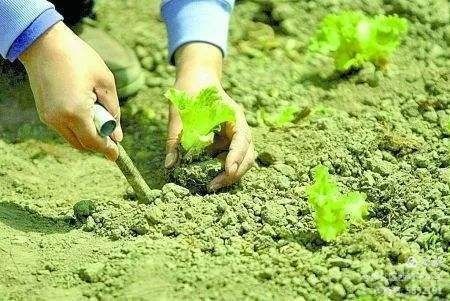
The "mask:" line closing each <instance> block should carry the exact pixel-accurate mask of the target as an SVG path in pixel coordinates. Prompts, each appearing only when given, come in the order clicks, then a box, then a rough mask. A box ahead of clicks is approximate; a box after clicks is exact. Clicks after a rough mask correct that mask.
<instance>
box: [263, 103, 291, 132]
mask: <svg viewBox="0 0 450 301" xmlns="http://www.w3.org/2000/svg"><path fill="white" fill-rule="evenodd" d="M299 112H300V108H299V107H298V106H294V105H291V106H286V107H284V108H281V109H280V110H279V111H278V112H275V113H272V114H268V113H267V112H266V111H263V110H261V111H260V115H261V116H260V117H261V119H262V120H263V122H264V123H265V124H267V125H270V126H272V127H276V128H282V127H285V126H289V125H292V123H293V122H294V121H295V119H296V118H297V115H298V113H299Z"/></svg>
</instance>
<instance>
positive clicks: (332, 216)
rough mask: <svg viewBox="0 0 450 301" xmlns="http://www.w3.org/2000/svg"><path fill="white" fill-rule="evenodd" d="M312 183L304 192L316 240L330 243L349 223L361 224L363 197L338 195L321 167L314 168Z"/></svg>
mask: <svg viewBox="0 0 450 301" xmlns="http://www.w3.org/2000/svg"><path fill="white" fill-rule="evenodd" d="M314 180H315V182H314V184H313V185H311V186H310V187H309V189H308V202H309V204H310V206H311V207H312V209H313V210H314V220H315V222H316V226H317V230H318V231H319V234H320V236H321V237H322V239H323V240H325V241H331V240H334V239H336V237H338V236H339V235H340V234H342V233H343V232H345V230H346V229H347V227H348V224H349V223H354V222H358V221H361V220H362V219H363V217H364V216H365V215H366V214H367V209H368V205H367V203H366V195H365V194H364V193H361V192H356V191H352V192H349V193H347V194H342V193H341V192H340V191H339V187H338V185H337V184H336V182H334V181H333V179H332V178H331V176H330V175H329V173H328V169H327V167H325V166H323V165H319V166H317V167H316V168H315V174H314Z"/></svg>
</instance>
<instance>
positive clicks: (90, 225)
mask: <svg viewBox="0 0 450 301" xmlns="http://www.w3.org/2000/svg"><path fill="white" fill-rule="evenodd" d="M94 229H95V221H94V218H93V217H92V216H88V218H87V219H86V224H85V225H84V227H83V230H84V231H86V232H92V231H94Z"/></svg>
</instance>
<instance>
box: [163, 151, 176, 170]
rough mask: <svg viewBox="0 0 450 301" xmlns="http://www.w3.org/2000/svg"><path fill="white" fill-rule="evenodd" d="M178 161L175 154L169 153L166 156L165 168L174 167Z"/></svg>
mask: <svg viewBox="0 0 450 301" xmlns="http://www.w3.org/2000/svg"><path fill="white" fill-rule="evenodd" d="M176 159H177V155H176V154H175V153H168V154H167V156H166V161H165V162H164V166H165V167H166V168H169V167H172V165H174V164H175V161H176Z"/></svg>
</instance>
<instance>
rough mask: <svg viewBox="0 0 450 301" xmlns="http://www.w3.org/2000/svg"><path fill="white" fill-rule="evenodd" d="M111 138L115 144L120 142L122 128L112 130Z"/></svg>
mask: <svg viewBox="0 0 450 301" xmlns="http://www.w3.org/2000/svg"><path fill="white" fill-rule="evenodd" d="M112 138H113V139H114V141H116V142H121V141H122V139H123V132H122V128H121V127H120V125H119V126H117V128H116V129H115V130H114V132H113V134H112Z"/></svg>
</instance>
